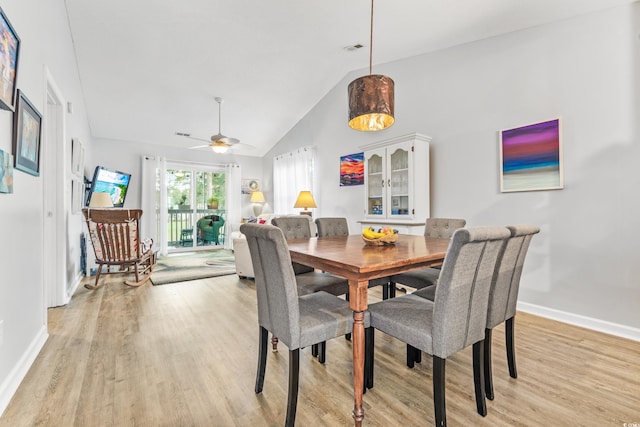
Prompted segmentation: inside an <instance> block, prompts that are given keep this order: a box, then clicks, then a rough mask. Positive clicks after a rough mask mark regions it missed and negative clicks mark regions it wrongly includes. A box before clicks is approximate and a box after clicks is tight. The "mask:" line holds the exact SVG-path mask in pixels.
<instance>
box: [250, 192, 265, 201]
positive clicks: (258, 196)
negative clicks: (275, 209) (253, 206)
mask: <svg viewBox="0 0 640 427" xmlns="http://www.w3.org/2000/svg"><path fill="white" fill-rule="evenodd" d="M266 201H267V200H266V199H265V198H264V194H262V191H254V192H253V193H251V202H252V203H265V202H266Z"/></svg>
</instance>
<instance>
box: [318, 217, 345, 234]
mask: <svg viewBox="0 0 640 427" xmlns="http://www.w3.org/2000/svg"><path fill="white" fill-rule="evenodd" d="M316 225H317V226H318V237H332V236H348V235H349V224H348V223H347V219H346V218H316Z"/></svg>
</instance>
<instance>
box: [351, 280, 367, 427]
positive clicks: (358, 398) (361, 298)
mask: <svg viewBox="0 0 640 427" xmlns="http://www.w3.org/2000/svg"><path fill="white" fill-rule="evenodd" d="M368 286H369V281H368V280H365V281H362V282H359V281H357V280H349V306H350V307H351V309H352V310H353V331H352V339H351V340H352V343H353V396H354V406H353V419H354V421H355V425H356V427H361V426H362V421H363V420H364V408H363V407H362V393H363V390H364V312H365V310H366V309H367V289H368Z"/></svg>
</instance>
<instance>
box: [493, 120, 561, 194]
mask: <svg viewBox="0 0 640 427" xmlns="http://www.w3.org/2000/svg"><path fill="white" fill-rule="evenodd" d="M563 185H564V183H563V173H562V127H561V123H560V119H559V118H556V119H553V120H549V121H545V122H540V123H534V124H531V125H526V126H520V127H517V128H513V129H507V130H503V131H501V132H500V191H501V192H503V193H508V192H514V191H537V190H559V189H561V188H563Z"/></svg>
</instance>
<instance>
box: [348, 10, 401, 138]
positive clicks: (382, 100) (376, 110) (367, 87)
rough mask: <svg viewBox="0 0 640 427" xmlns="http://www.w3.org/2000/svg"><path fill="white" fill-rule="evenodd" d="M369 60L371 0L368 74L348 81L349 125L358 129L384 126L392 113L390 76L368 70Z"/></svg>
mask: <svg viewBox="0 0 640 427" xmlns="http://www.w3.org/2000/svg"><path fill="white" fill-rule="evenodd" d="M372 64H373V0H371V33H370V39H369V75H368V76H362V77H360V78H358V79H355V80H354V81H352V82H351V83H349V127H351V128H352V129H355V130H361V131H378V130H383V129H386V128H388V127H389V126H391V125H392V124H393V122H394V121H395V119H394V117H393V110H394V101H393V90H394V83H393V80H392V79H391V78H390V77H387V76H384V75H382V74H373V73H372Z"/></svg>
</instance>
